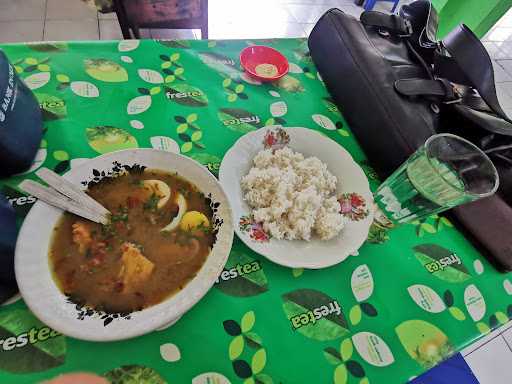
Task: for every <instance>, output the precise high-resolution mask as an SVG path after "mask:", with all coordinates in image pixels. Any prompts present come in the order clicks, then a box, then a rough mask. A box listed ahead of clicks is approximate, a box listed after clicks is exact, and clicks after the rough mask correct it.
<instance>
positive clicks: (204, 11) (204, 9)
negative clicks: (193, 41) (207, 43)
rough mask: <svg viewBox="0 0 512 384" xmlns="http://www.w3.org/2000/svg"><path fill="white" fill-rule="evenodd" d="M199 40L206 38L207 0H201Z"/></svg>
mask: <svg viewBox="0 0 512 384" xmlns="http://www.w3.org/2000/svg"><path fill="white" fill-rule="evenodd" d="M201 18H202V19H203V20H202V23H201V40H206V39H208V0H201Z"/></svg>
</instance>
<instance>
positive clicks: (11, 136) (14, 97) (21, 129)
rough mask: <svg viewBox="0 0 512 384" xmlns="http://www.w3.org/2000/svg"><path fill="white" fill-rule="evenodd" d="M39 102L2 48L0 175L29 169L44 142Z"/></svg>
mask: <svg viewBox="0 0 512 384" xmlns="http://www.w3.org/2000/svg"><path fill="white" fill-rule="evenodd" d="M42 127H43V120H42V115H41V110H40V109H39V103H38V102H37V99H36V98H35V96H34V95H33V94H32V92H31V91H30V89H28V87H27V86H26V85H25V84H24V83H23V82H22V81H21V80H20V79H19V78H18V75H17V74H16V71H15V70H14V67H13V66H12V65H11V64H10V63H9V61H8V60H7V57H6V56H5V54H4V53H3V52H2V51H0V165H1V167H0V177H7V176H10V175H13V174H15V173H19V172H22V171H24V170H26V169H27V168H28V167H30V165H31V164H32V161H33V159H34V156H35V155H36V152H37V150H38V148H39V143H40V142H41V137H42V131H43V129H42Z"/></svg>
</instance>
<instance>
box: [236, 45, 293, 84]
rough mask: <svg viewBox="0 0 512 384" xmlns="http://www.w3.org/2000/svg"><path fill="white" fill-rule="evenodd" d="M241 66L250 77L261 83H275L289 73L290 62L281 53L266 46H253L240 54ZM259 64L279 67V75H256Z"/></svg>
mask: <svg viewBox="0 0 512 384" xmlns="http://www.w3.org/2000/svg"><path fill="white" fill-rule="evenodd" d="M240 64H242V67H243V68H244V69H245V70H246V71H247V73H248V74H249V75H251V76H252V77H254V78H256V79H258V80H260V81H274V80H277V79H279V78H281V77H283V76H284V75H286V73H288V60H286V57H284V56H283V55H282V54H281V53H280V52H279V51H277V50H275V49H274V48H270V47H266V46H264V45H251V46H249V47H247V48H244V49H243V50H242V52H240ZM259 64H273V65H275V66H276V67H277V75H275V76H273V77H263V76H260V75H258V74H257V73H256V66H257V65H259Z"/></svg>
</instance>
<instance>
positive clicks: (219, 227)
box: [15, 149, 233, 341]
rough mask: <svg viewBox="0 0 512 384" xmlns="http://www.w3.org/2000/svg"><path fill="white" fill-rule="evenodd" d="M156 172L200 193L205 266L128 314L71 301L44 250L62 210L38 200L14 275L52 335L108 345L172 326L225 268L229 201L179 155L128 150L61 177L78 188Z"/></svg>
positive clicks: (21, 236) (21, 240)
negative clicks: (206, 230) (208, 229)
mask: <svg viewBox="0 0 512 384" xmlns="http://www.w3.org/2000/svg"><path fill="white" fill-rule="evenodd" d="M146 168H148V169H157V170H162V171H166V172H177V173H178V175H180V176H182V177H183V178H185V179H186V180H188V181H190V182H191V183H192V184H194V185H195V186H196V187H197V188H198V189H199V190H200V191H201V192H203V193H204V194H205V197H206V198H207V199H208V201H209V203H210V206H211V207H212V211H213V219H212V226H213V230H214V231H215V233H216V236H215V242H214V245H213V247H212V250H211V251H210V254H209V255H208V257H207V258H206V261H205V263H204V264H203V265H202V267H201V269H200V270H199V271H198V272H197V274H196V276H195V277H194V278H193V279H192V280H190V281H189V282H188V283H187V284H186V285H185V286H184V288H183V289H182V290H180V291H179V292H177V293H175V294H174V295H172V296H170V297H168V298H167V299H165V300H163V301H162V302H161V303H159V304H156V305H153V306H150V307H147V308H144V309H142V310H140V311H134V312H131V313H105V312H103V311H100V310H95V309H93V308H89V307H87V306H85V305H82V304H78V303H75V302H74V301H73V299H72V298H70V297H68V296H66V295H65V294H64V293H62V292H61V291H60V289H59V288H58V287H57V284H56V283H55V281H54V279H53V277H52V271H51V267H50V263H49V260H48V251H49V246H50V240H51V237H52V233H53V229H54V228H55V225H56V224H57V222H58V221H59V219H60V217H61V216H62V210H60V209H58V208H55V207H52V206H50V205H47V204H46V203H44V202H42V201H38V202H36V203H35V204H34V206H33V207H32V209H31V210H30V212H29V213H28V215H27V217H26V218H25V221H24V222H23V226H22V228H21V231H20V234H19V236H18V242H17V244H16V255H15V272H16V280H17V282H18V286H19V288H20V292H21V295H22V297H23V299H24V300H25V302H26V303H27V305H28V306H29V308H30V309H31V310H32V312H33V313H34V314H35V315H36V316H37V317H38V318H39V319H40V320H41V321H43V322H44V323H45V324H47V325H48V326H50V327H51V328H53V329H54V330H56V331H59V332H61V333H63V334H65V335H68V336H72V337H75V338H78V339H83V340H91V341H112V340H120V339H127V338H130V337H134V336H139V335H142V334H145V333H147V332H150V331H153V330H155V329H158V328H162V327H163V326H165V325H168V324H169V323H172V322H175V321H176V320H177V319H179V318H180V317H181V316H182V315H183V314H184V313H185V312H186V311H188V310H189V309H190V308H191V307H192V306H193V305H194V304H196V303H197V302H198V301H199V300H200V299H201V298H202V297H203V296H204V295H205V294H206V292H208V290H209V289H210V288H211V287H212V285H213V284H214V282H215V280H216V279H217V278H218V276H219V274H220V273H221V272H222V270H223V268H224V265H225V264H226V261H227V258H228V255H229V252H230V250H231V244H232V241H233V222H232V213H231V209H230V206H229V201H228V199H227V197H226V194H225V193H224V191H223V189H222V187H221V186H220V184H219V182H218V181H217V179H215V177H214V176H213V175H212V174H211V173H210V172H209V171H208V170H207V169H206V168H205V167H203V166H202V165H200V164H199V163H197V162H196V161H194V160H192V159H189V158H187V157H185V156H181V155H177V154H174V153H170V152H167V151H159V150H155V149H129V150H124V151H118V152H112V153H108V154H106V155H102V156H99V157H96V158H94V159H91V160H89V161H87V162H85V163H84V164H82V165H80V166H78V167H76V168H73V169H71V170H70V171H69V172H67V173H66V174H65V175H64V178H66V179H68V180H70V181H71V182H73V183H75V184H76V185H80V186H81V188H82V189H86V188H87V186H88V185H90V184H91V183H92V184H94V183H96V182H98V181H100V180H101V179H103V178H108V177H115V176H116V175H118V174H120V173H124V172H131V171H139V172H140V171H141V170H142V171H144V169H146Z"/></svg>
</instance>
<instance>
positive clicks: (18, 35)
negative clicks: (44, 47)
mask: <svg viewBox="0 0 512 384" xmlns="http://www.w3.org/2000/svg"><path fill="white" fill-rule="evenodd" d="M43 28H44V21H43V20H28V21H25V20H23V21H0V43H20V42H25V41H40V40H42V39H43Z"/></svg>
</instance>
